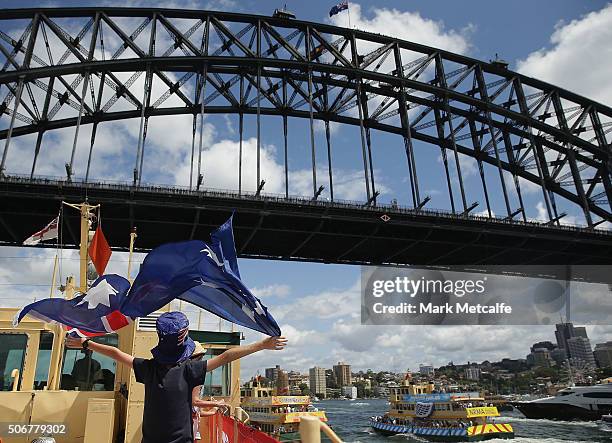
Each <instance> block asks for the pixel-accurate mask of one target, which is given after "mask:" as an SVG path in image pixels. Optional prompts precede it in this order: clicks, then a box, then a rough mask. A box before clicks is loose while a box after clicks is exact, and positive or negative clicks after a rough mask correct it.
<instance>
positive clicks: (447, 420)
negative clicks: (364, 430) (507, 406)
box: [370, 382, 514, 441]
mask: <svg viewBox="0 0 612 443" xmlns="http://www.w3.org/2000/svg"><path fill="white" fill-rule="evenodd" d="M433 387H434V386H433V384H427V385H415V384H414V383H412V382H410V383H409V384H408V385H404V386H401V387H398V388H393V389H391V395H390V398H389V399H390V402H391V409H390V410H389V412H388V413H387V414H385V415H384V416H382V417H372V419H371V421H370V426H371V427H372V428H373V429H374V430H376V431H377V432H379V433H381V434H383V435H396V434H413V435H416V436H418V437H421V438H424V439H426V440H431V441H481V440H489V439H493V438H500V439H512V438H514V430H513V428H512V426H511V425H509V424H504V423H494V422H492V421H490V420H489V417H497V416H499V411H498V410H497V408H496V407H494V406H488V404H487V403H486V402H485V401H484V398H482V397H481V396H480V394H479V393H478V392H458V393H452V394H451V393H435V392H434V390H433Z"/></svg>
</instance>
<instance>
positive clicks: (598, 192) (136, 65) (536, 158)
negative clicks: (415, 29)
mask: <svg viewBox="0 0 612 443" xmlns="http://www.w3.org/2000/svg"><path fill="white" fill-rule="evenodd" d="M0 63H2V69H1V71H0V93H1V94H2V96H0V100H2V102H1V103H0V115H1V118H0V139H1V140H3V142H2V144H3V146H2V145H0V149H2V151H1V152H2V158H1V163H0V177H4V178H7V177H11V170H10V168H9V167H8V166H9V164H10V159H11V156H12V155H14V152H13V150H14V148H13V146H12V145H13V144H14V140H15V139H16V138H18V137H22V136H27V135H31V134H33V135H35V136H36V139H35V143H34V145H33V146H32V147H31V148H30V151H31V156H30V157H29V159H30V160H31V163H28V165H27V169H28V170H29V174H28V177H29V179H31V180H36V179H39V178H40V177H39V174H38V173H37V167H38V166H39V163H38V162H39V159H40V155H41V152H42V151H43V150H44V149H45V146H44V138H45V136H46V135H47V134H49V133H52V131H54V130H57V129H62V128H73V129H74V137H73V145H72V149H71V150H70V151H69V155H68V156H67V157H66V159H65V170H66V171H65V177H64V180H65V181H66V182H68V183H70V182H73V181H77V180H78V181H79V182H81V183H84V184H87V183H92V185H95V181H96V180H95V179H93V178H92V177H91V171H90V167H91V163H92V158H94V157H95V152H96V151H95V148H96V134H97V129H98V128H99V125H100V124H102V123H104V122H111V121H117V120H124V119H139V121H140V129H139V136H138V143H137V146H135V147H134V150H135V161H134V166H133V175H132V176H131V177H130V181H131V185H132V187H133V188H134V189H138V188H139V186H141V185H144V183H143V182H142V177H143V169H146V167H147V161H146V158H147V150H146V142H147V132H148V128H149V123H150V119H151V118H152V117H156V116H170V115H181V114H185V115H190V116H192V121H193V124H192V134H191V136H192V146H191V173H190V185H189V187H190V189H191V190H192V191H198V190H200V189H201V188H204V187H206V186H207V183H206V177H205V174H204V170H205V168H206V167H207V165H203V164H202V152H203V149H204V148H205V147H203V138H204V137H203V135H202V128H203V126H204V125H203V119H204V115H206V114H236V115H237V116H238V120H239V125H238V127H239V130H238V132H239V134H238V135H239V138H240V147H241V157H240V162H239V165H238V169H239V170H238V171H236V173H237V175H238V189H237V191H238V194H239V195H241V194H243V193H244V190H245V189H246V187H245V184H244V183H243V180H242V177H243V175H244V171H243V170H242V167H243V166H242V144H243V140H244V126H245V125H244V119H245V116H254V117H255V121H256V134H257V137H256V140H257V172H256V179H257V182H256V183H255V185H256V187H257V189H258V193H257V194H259V190H261V186H262V185H263V183H262V181H263V180H264V179H265V177H264V176H263V175H262V170H261V168H262V166H261V150H262V131H263V130H264V129H263V128H262V120H263V118H264V116H277V117H278V118H280V119H282V128H283V140H284V145H283V154H284V175H285V177H284V185H285V189H284V191H285V195H284V196H285V198H289V197H290V192H289V162H290V155H289V146H288V144H289V143H288V119H289V118H301V119H304V120H305V121H307V122H308V128H309V131H308V132H309V133H308V135H307V137H308V139H309V147H310V160H311V165H312V194H311V195H309V196H305V197H308V198H312V199H313V200H317V199H318V198H319V197H320V195H321V192H322V186H321V183H325V185H326V187H327V190H326V191H327V192H328V193H329V196H330V200H331V201H332V202H334V201H336V200H337V198H336V196H335V195H334V179H335V176H334V173H333V170H334V168H333V164H332V159H333V158H334V157H333V154H332V149H333V146H332V137H331V132H332V131H331V130H330V125H332V124H334V123H340V124H345V125H352V126H354V127H356V128H358V130H359V140H360V147H359V148H360V149H359V157H360V158H359V161H360V163H361V164H362V171H361V173H362V175H363V181H362V185H363V187H364V191H365V192H364V194H365V199H364V205H365V206H369V207H376V206H377V205H378V204H379V202H378V201H377V200H378V199H379V178H378V177H377V176H376V175H377V172H376V167H375V165H374V161H373V158H374V157H373V151H374V150H375V149H377V147H376V146H374V143H373V141H372V138H373V136H372V134H373V132H374V131H381V132H385V133H389V134H395V135H397V136H399V138H400V139H401V144H402V150H403V152H404V161H405V164H406V170H407V173H406V176H407V180H406V182H407V184H406V186H407V187H409V192H408V195H409V200H408V201H407V202H406V203H407V204H408V206H409V207H410V208H411V209H412V210H413V211H416V212H418V211H420V210H423V209H426V205H427V203H428V202H429V200H430V196H428V195H427V193H426V192H425V191H424V189H423V186H422V185H421V183H422V177H423V176H424V175H425V174H427V173H428V171H427V170H423V169H424V168H422V167H421V168H420V167H419V163H418V156H417V155H416V154H415V144H416V143H417V142H419V143H421V142H423V143H427V144H430V145H431V147H432V149H437V150H439V155H440V160H441V161H440V162H439V164H440V168H442V169H443V171H444V175H443V176H444V177H445V183H444V186H443V188H444V189H445V192H446V197H447V199H448V203H449V209H450V212H451V213H452V214H454V215H457V216H463V217H469V216H470V213H471V212H472V211H474V209H475V208H476V207H477V206H478V207H479V209H482V210H483V212H482V214H484V216H485V217H488V218H491V219H501V220H503V221H510V222H516V223H527V222H528V221H529V220H528V216H527V211H526V208H525V204H524V201H523V196H524V193H525V187H527V186H529V187H530V189H533V187H534V186H535V187H537V189H538V192H539V193H540V195H541V196H542V201H543V203H544V212H545V215H544V219H543V220H541V223H542V226H543V227H546V226H553V225H557V226H558V225H559V224H560V223H562V222H563V217H564V216H565V215H566V212H565V211H564V210H563V209H562V208H560V204H559V200H563V201H564V202H569V203H570V204H571V205H573V206H574V207H575V208H578V211H577V212H579V213H580V218H581V219H583V220H584V224H585V225H586V226H585V227H584V229H585V232H586V231H589V232H592V231H593V230H596V228H597V227H598V226H599V225H601V224H603V223H605V222H610V221H612V213H611V207H612V182H611V170H612V147H611V146H612V145H611V141H612V135H611V132H612V109H610V108H609V107H607V106H605V105H602V104H599V103H596V102H594V101H591V100H588V99H586V98H584V97H581V96H579V95H577V94H574V93H572V92H569V91H566V90H563V89H561V88H558V87H555V86H552V85H550V84H547V83H544V82H542V81H539V80H537V79H533V78H529V77H525V76H523V75H520V74H518V73H516V72H513V71H511V70H509V69H507V65H506V64H504V63H503V62H500V61H493V62H490V63H487V62H482V61H478V60H475V59H472V58H469V57H465V56H462V55H458V54H454V53H451V52H447V51H443V50H439V49H436V48H432V47H427V46H423V45H419V44H416V43H412V42H407V41H403V40H399V39H396V38H393V37H388V36H383V35H378V34H372V33H368V32H363V31H359V30H354V29H345V28H339V27H335V26H330V25H327V24H317V23H310V22H304V21H297V20H288V19H282V18H275V17H265V16H256V15H244V14H233V13H224V12H207V11H195V10H168V9H141V8H57V9H24V10H2V11H0ZM141 83H142V84H143V88H136V86H135V85H136V84H141ZM154 85H155V88H154V87H153V86H154ZM160 88H161V89H160ZM159 91H161V92H159ZM317 121H321V122H322V124H323V126H324V132H325V141H326V146H325V149H326V154H327V155H326V158H325V159H324V162H325V163H327V164H326V166H327V168H326V170H327V172H328V176H327V177H321V171H320V169H318V168H317V164H318V162H319V163H320V162H321V161H322V160H321V159H320V158H319V159H317V158H316V153H317V150H316V147H315V123H316V122H317ZM83 125H92V130H91V137H90V140H89V143H88V146H87V149H88V151H87V152H86V154H85V155H86V157H87V162H86V166H84V167H83V169H82V170H77V169H76V164H75V155H76V154H77V152H76V151H77V148H78V145H79V144H78V137H79V130H80V128H81V127H82V126H83ZM12 142H13V143H12ZM463 156H467V157H469V158H471V159H473V161H475V162H476V165H477V174H478V176H479V180H480V186H481V193H480V195H481V196H482V199H481V201H477V202H474V201H472V200H471V199H470V195H469V193H468V192H467V191H466V186H465V183H464V179H465V175H466V171H465V170H464V167H463V165H462V162H461V161H460V157H463ZM21 166H23V165H21ZM487 171H489V173H487ZM491 171H494V173H493V174H491ZM378 174H380V172H378ZM493 180H495V181H496V183H495V184H492V181H493ZM1 181H2V180H1V179H0V182H1ZM498 190H501V192H500V195H498ZM493 194H495V195H493ZM493 198H501V199H502V200H503V213H502V214H499V213H497V214H495V213H494V211H493V210H492V203H491V201H492V199H493Z"/></svg>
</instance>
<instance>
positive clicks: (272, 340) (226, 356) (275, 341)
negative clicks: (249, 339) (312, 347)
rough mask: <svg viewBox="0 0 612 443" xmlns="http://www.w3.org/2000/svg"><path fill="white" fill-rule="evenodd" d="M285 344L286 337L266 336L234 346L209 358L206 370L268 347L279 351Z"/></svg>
mask: <svg viewBox="0 0 612 443" xmlns="http://www.w3.org/2000/svg"><path fill="white" fill-rule="evenodd" d="M286 345H287V339H286V338H285V337H268V338H266V339H264V340H261V341H258V342H256V343H252V344H250V345H245V346H238V347H236V348H232V349H228V350H227V351H225V352H224V353H223V354H221V355H218V356H216V357H213V358H211V359H210V360H208V361H207V363H206V371H212V370H213V369H216V368H218V367H219V366H223V365H226V364H228V363H231V362H233V361H234V360H238V359H239V358H242V357H246V356H247V355H250V354H253V353H255V352H259V351H263V350H264V349H270V350H273V351H280V350H282V349H284V348H285V346H286Z"/></svg>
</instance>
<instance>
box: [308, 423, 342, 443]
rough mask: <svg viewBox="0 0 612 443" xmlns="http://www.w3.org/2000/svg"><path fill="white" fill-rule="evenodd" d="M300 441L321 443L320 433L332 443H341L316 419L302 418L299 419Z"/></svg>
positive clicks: (331, 431)
mask: <svg viewBox="0 0 612 443" xmlns="http://www.w3.org/2000/svg"><path fill="white" fill-rule="evenodd" d="M299 429H300V439H301V441H302V443H321V431H323V433H324V434H325V435H326V436H327V438H328V439H330V440H331V441H332V443H343V442H342V440H341V439H340V437H338V436H337V435H336V433H335V432H334V431H333V430H332V428H330V427H329V426H327V424H326V423H323V422H322V421H321V420H319V419H318V418H317V417H309V416H304V417H301V418H300V428H299Z"/></svg>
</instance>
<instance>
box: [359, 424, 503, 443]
mask: <svg viewBox="0 0 612 443" xmlns="http://www.w3.org/2000/svg"><path fill="white" fill-rule="evenodd" d="M370 426H371V427H372V428H373V429H374V430H375V431H376V432H378V433H380V434H382V435H385V436H391V435H397V434H412V435H415V436H417V437H419V438H423V439H425V440H428V441H444V442H455V441H484V440H491V439H494V438H499V439H513V438H514V430H513V429H512V426H511V425H508V424H503V425H502V424H499V425H493V424H487V425H481V426H471V427H469V428H467V429H465V428H419V427H413V426H402V425H392V424H389V423H380V422H370Z"/></svg>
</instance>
